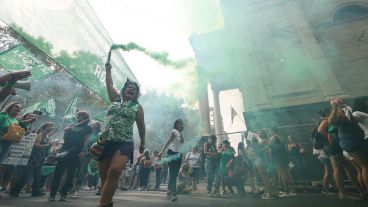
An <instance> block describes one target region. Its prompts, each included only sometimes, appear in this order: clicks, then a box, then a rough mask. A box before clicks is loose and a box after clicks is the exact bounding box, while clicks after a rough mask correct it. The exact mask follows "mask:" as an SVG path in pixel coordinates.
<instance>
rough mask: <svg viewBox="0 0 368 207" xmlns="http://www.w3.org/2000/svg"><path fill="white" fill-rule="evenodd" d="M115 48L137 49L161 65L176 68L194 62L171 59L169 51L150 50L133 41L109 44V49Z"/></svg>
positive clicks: (191, 60)
mask: <svg viewBox="0 0 368 207" xmlns="http://www.w3.org/2000/svg"><path fill="white" fill-rule="evenodd" d="M117 49H122V50H124V51H131V50H137V51H140V52H143V53H144V54H146V55H148V56H150V57H151V58H152V59H154V60H156V61H157V62H159V63H160V64H162V65H165V66H172V67H174V68H178V69H180V68H183V67H186V66H188V65H189V64H191V63H194V60H193V59H182V60H176V61H174V60H171V59H169V53H167V52H155V51H151V50H148V49H146V48H144V47H142V46H139V45H138V44H136V43H134V42H129V43H128V44H113V45H112V46H111V50H117Z"/></svg>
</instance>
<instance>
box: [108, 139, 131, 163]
mask: <svg viewBox="0 0 368 207" xmlns="http://www.w3.org/2000/svg"><path fill="white" fill-rule="evenodd" d="M117 150H119V151H120V155H125V156H127V157H128V159H129V160H130V162H131V163H133V153H134V143H133V142H112V141H108V142H106V145H105V148H104V150H103V152H102V155H101V160H104V159H108V158H112V157H113V156H114V154H115V152H116V151H117Z"/></svg>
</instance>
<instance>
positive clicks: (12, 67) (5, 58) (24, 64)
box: [0, 45, 54, 80]
mask: <svg viewBox="0 0 368 207" xmlns="http://www.w3.org/2000/svg"><path fill="white" fill-rule="evenodd" d="M0 65H1V66H2V67H4V68H5V69H6V70H8V71H10V72H14V71H20V70H30V71H31V72H32V77H31V79H32V80H39V79H42V78H44V77H45V76H48V75H49V74H52V73H54V70H53V69H52V68H50V67H48V66H46V65H45V64H43V63H42V62H41V61H40V60H38V59H37V58H36V57H35V56H34V55H33V54H32V53H31V52H30V51H29V50H28V49H27V48H25V47H24V46H23V45H17V46H15V47H13V48H11V49H9V50H7V51H5V52H3V53H1V54H0Z"/></svg>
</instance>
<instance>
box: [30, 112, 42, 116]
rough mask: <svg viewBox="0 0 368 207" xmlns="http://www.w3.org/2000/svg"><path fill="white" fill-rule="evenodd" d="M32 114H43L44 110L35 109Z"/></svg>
mask: <svg viewBox="0 0 368 207" xmlns="http://www.w3.org/2000/svg"><path fill="white" fill-rule="evenodd" d="M32 114H36V115H42V111H33V112H32Z"/></svg>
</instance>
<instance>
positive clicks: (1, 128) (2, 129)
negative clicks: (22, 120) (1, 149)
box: [0, 112, 19, 135]
mask: <svg viewBox="0 0 368 207" xmlns="http://www.w3.org/2000/svg"><path fill="white" fill-rule="evenodd" d="M14 123H15V124H19V122H18V120H17V119H16V118H13V117H10V116H9V115H8V114H7V113H6V112H1V113H0V134H1V135H3V134H5V133H6V132H8V128H9V126H10V125H11V124H14Z"/></svg>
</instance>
